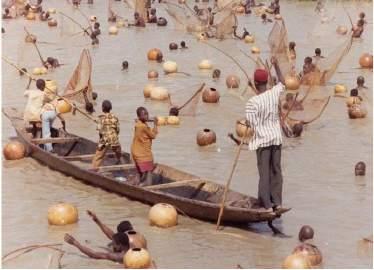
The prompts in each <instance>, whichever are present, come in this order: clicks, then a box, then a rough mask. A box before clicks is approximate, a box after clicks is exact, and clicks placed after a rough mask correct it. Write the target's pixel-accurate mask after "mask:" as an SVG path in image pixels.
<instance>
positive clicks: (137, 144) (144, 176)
mask: <svg viewBox="0 0 374 270" xmlns="http://www.w3.org/2000/svg"><path fill="white" fill-rule="evenodd" d="M136 114H137V116H138V119H137V120H136V123H135V129H134V139H133V141H132V145H131V155H132V158H133V159H134V162H135V165H136V168H137V169H138V171H139V173H140V185H142V186H145V185H151V184H152V174H151V172H152V171H153V169H154V163H153V154H152V140H154V139H155V138H156V135H157V133H158V129H157V118H154V120H153V124H154V126H153V128H150V127H149V126H148V125H147V122H149V119H148V117H149V116H148V111H147V109H146V108H144V107H139V108H138V109H137V110H136Z"/></svg>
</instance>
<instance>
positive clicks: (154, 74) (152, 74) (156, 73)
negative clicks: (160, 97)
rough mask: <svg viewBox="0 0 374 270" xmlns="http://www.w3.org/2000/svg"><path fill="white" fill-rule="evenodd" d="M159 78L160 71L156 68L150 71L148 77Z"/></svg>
mask: <svg viewBox="0 0 374 270" xmlns="http://www.w3.org/2000/svg"><path fill="white" fill-rule="evenodd" d="M157 78H158V72H157V71H156V70H150V71H148V79H157Z"/></svg>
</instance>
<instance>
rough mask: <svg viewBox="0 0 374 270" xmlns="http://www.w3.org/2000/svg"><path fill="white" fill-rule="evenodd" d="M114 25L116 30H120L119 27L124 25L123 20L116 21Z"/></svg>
mask: <svg viewBox="0 0 374 270" xmlns="http://www.w3.org/2000/svg"><path fill="white" fill-rule="evenodd" d="M116 25H117V27H118V28H121V27H124V26H125V25H126V23H125V21H124V20H118V21H117V22H116Z"/></svg>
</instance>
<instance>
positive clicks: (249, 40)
mask: <svg viewBox="0 0 374 270" xmlns="http://www.w3.org/2000/svg"><path fill="white" fill-rule="evenodd" d="M244 42H245V43H254V42H255V37H254V36H252V35H246V36H245V37H244Z"/></svg>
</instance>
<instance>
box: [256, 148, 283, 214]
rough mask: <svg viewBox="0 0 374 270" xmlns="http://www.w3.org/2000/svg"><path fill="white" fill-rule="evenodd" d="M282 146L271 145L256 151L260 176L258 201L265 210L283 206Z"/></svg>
mask: <svg viewBox="0 0 374 270" xmlns="http://www.w3.org/2000/svg"><path fill="white" fill-rule="evenodd" d="M281 150H282V145H271V146H268V147H261V148H258V149H257V150H256V154H257V168H258V173H259V175H260V181H259V183H258V199H259V201H260V203H261V204H262V205H263V206H264V207H265V208H271V207H272V206H273V204H274V205H281V204H282V184H283V178H282V168H281Z"/></svg>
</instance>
